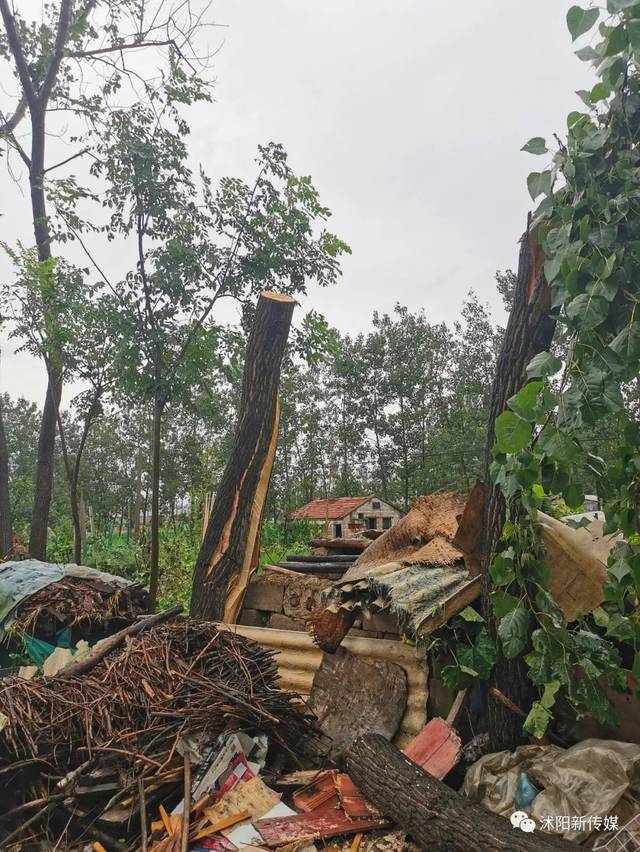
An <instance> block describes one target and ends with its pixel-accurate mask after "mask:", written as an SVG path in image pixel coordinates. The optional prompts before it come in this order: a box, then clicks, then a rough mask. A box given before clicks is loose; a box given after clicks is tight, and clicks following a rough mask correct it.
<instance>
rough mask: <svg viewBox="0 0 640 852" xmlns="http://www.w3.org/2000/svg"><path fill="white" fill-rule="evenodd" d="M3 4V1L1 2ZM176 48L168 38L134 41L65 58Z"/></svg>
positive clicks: (72, 54)
mask: <svg viewBox="0 0 640 852" xmlns="http://www.w3.org/2000/svg"><path fill="white" fill-rule="evenodd" d="M0 2H1V0H0ZM168 46H171V47H174V48H175V49H176V51H178V52H179V50H178V45H177V44H176V42H175V39H172V38H168V39H163V40H162V41H133V42H129V43H128V44H113V45H111V46H110V47H97V48H95V50H70V51H67V52H66V53H65V56H71V57H72V58H73V59H79V58H81V57H83V58H86V57H91V56H101V55H102V54H104V53H120V52H121V51H123V50H138V49H139V48H141V47H168Z"/></svg>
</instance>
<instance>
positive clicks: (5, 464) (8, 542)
mask: <svg viewBox="0 0 640 852" xmlns="http://www.w3.org/2000/svg"><path fill="white" fill-rule="evenodd" d="M12 544H13V534H12V527H11V497H10V495H9V448H8V446H7V436H6V434H5V431H4V420H3V418H2V396H0V559H2V558H3V557H4V556H7V554H8V553H10V551H11V546H12Z"/></svg>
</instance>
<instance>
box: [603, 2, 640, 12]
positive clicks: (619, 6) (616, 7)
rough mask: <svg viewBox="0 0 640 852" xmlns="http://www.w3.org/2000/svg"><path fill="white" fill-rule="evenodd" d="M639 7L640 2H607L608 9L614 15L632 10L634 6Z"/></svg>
mask: <svg viewBox="0 0 640 852" xmlns="http://www.w3.org/2000/svg"><path fill="white" fill-rule="evenodd" d="M637 5H638V0H607V9H608V10H609V12H612V13H613V14H615V13H616V12H624V10H625V9H631V7H632V6H637Z"/></svg>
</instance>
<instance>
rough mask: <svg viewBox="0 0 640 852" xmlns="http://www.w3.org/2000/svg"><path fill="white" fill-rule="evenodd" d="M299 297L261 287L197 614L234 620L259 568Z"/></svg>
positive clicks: (197, 579)
mask: <svg viewBox="0 0 640 852" xmlns="http://www.w3.org/2000/svg"><path fill="white" fill-rule="evenodd" d="M294 306H295V301H294V299H292V298H291V297H290V296H284V295H282V294H279V293H261V294H260V298H259V299H258V305H257V308H256V315H255V319H254V321H253V327H252V329H251V334H250V336H249V342H248V344H247V353H246V357H245V365H244V376H243V382H242V399H241V401H240V411H239V417H238V425H237V428H236V437H235V442H234V446H233V449H232V451H231V456H230V458H229V461H228V462H227V466H226V468H225V471H224V474H223V475H222V480H221V482H220V485H219V487H218V491H217V494H216V497H215V501H214V504H213V507H212V509H211V514H210V516H209V523H208V525H207V531H206V533H205V536H204V539H203V541H202V545H201V547H200V553H199V554H198V558H197V561H196V567H195V571H194V575H193V589H192V594H191V614H192V615H194V616H197V617H199V618H207V619H211V620H214V621H225V622H227V623H231V624H232V623H234V622H235V621H236V618H237V616H238V613H239V612H240V608H241V606H242V600H243V598H244V594H245V591H246V587H247V583H248V581H249V577H250V575H251V572H252V571H253V570H254V569H255V568H256V567H257V564H258V555H259V550H260V525H261V523H262V515H263V512H264V505H265V501H266V497H267V490H268V487H269V479H270V477H271V469H272V467H273V460H274V457H275V452H276V446H277V440H278V424H279V403H278V385H279V382H280V365H281V363H282V357H283V355H284V351H285V347H286V344H287V337H288V335H289V327H290V325H291V317H292V315H293V309H294Z"/></svg>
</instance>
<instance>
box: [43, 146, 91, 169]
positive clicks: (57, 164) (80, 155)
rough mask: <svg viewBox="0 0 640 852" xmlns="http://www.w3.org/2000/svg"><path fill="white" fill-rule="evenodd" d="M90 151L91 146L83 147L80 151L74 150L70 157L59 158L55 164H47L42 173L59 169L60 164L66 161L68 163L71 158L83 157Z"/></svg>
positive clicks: (64, 163)
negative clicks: (47, 166)
mask: <svg viewBox="0 0 640 852" xmlns="http://www.w3.org/2000/svg"><path fill="white" fill-rule="evenodd" d="M89 151H91V148H83V149H82V150H81V151H76V153H75V154H72V155H71V156H70V157H67V159H66V160H61V161H60V162H59V163H56V164H55V166H49V168H48V169H45V170H44V173H45V174H47V172H52V171H53V170H54V169H59V168H60V166H66V164H67V163H70V162H71V160H75V159H77V158H78V157H83V156H84V155H85V154H88V153H89Z"/></svg>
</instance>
